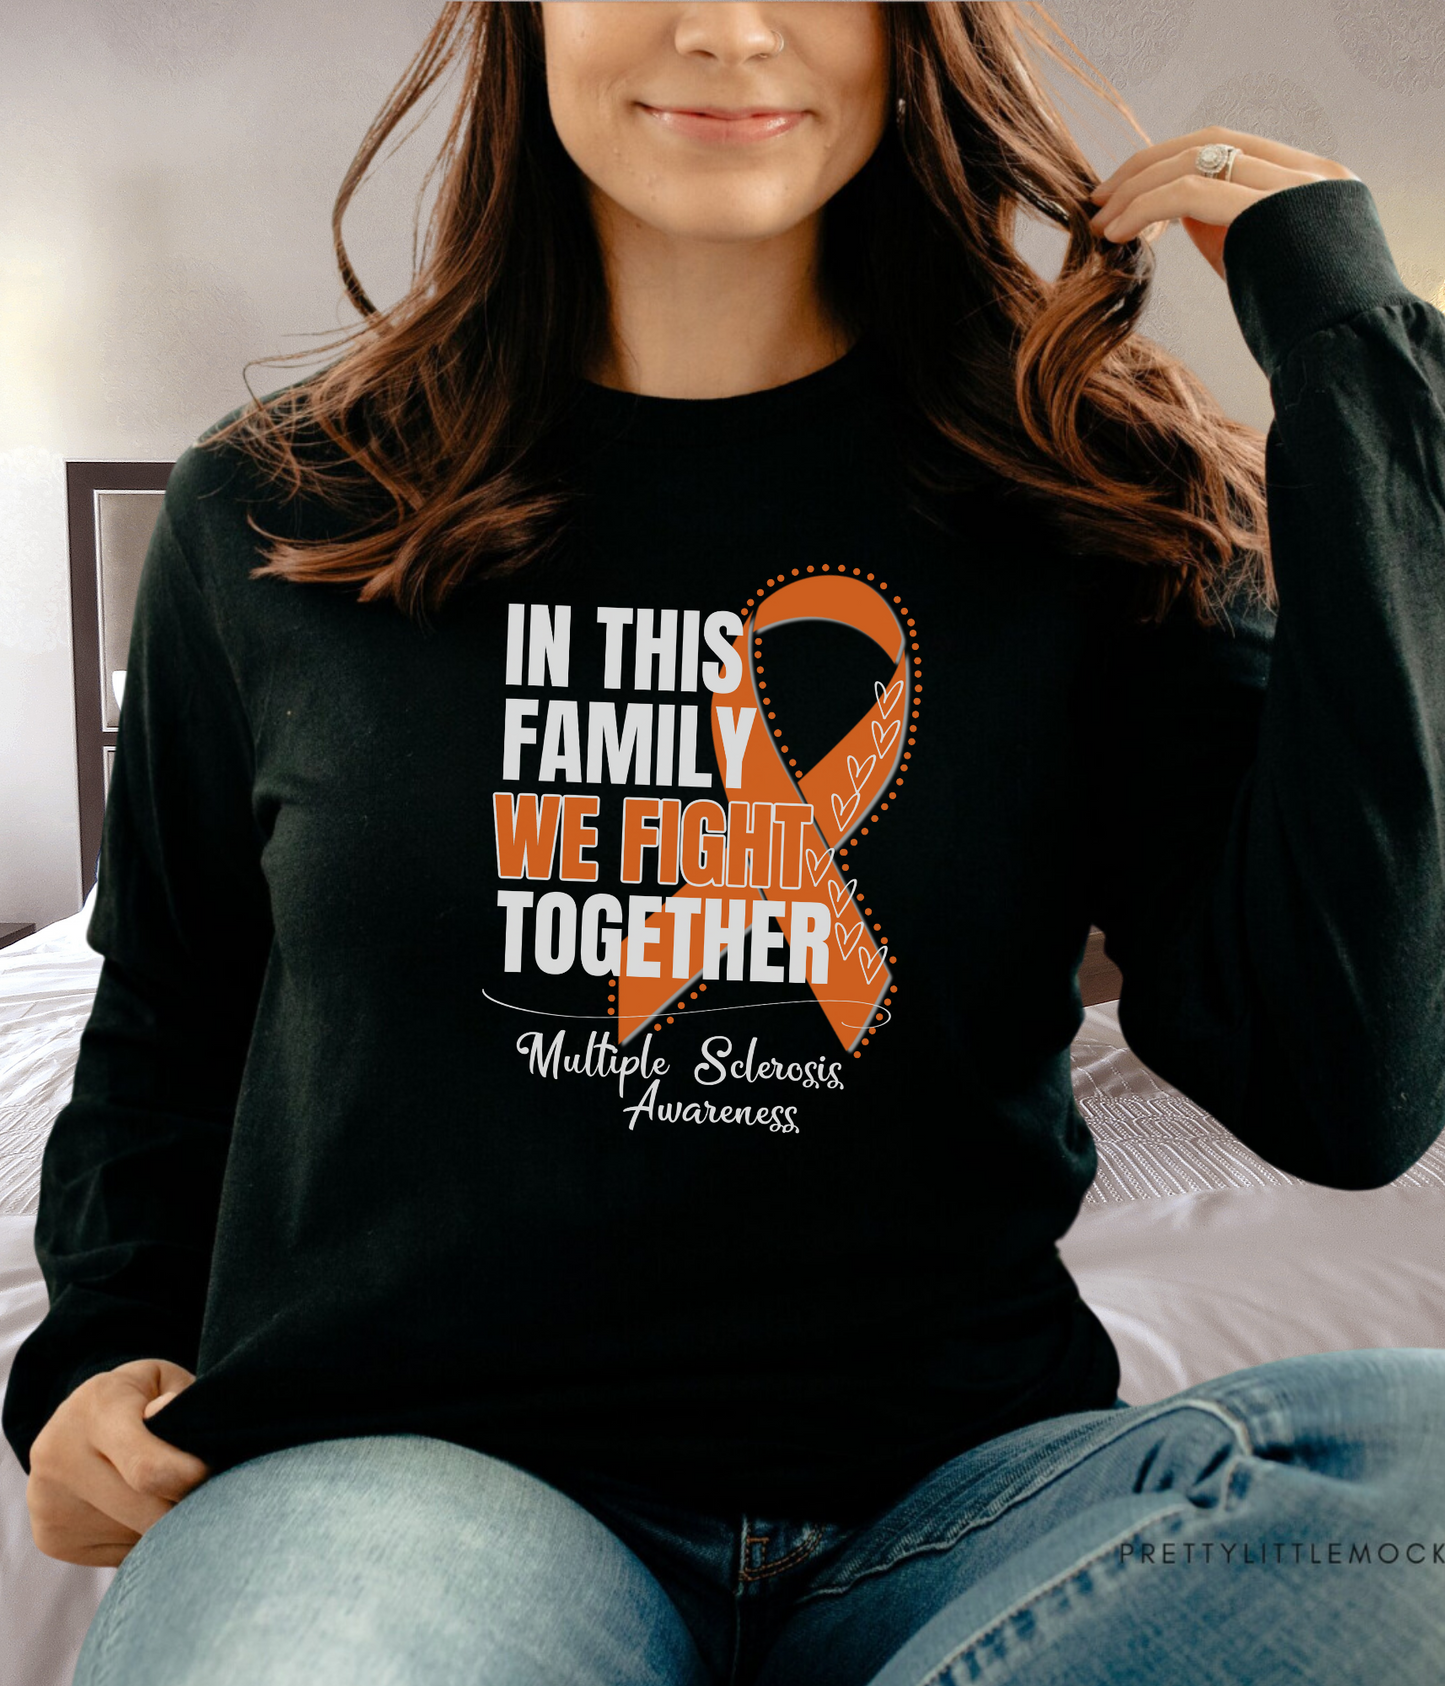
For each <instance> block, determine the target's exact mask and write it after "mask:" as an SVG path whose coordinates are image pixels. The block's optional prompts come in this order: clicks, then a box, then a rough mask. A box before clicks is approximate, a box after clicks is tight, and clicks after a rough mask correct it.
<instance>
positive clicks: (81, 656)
mask: <svg viewBox="0 0 1445 1686" xmlns="http://www.w3.org/2000/svg"><path fill="white" fill-rule="evenodd" d="M173 466H174V464H172V463H169V462H68V463H66V465H65V491H66V508H67V514H68V518H69V527H70V647H71V652H72V662H73V671H74V680H75V777H76V787H77V791H78V794H79V798H80V883H81V889H82V894H84V895H89V894H90V889H91V886H92V885H93V884H94V883H95V866H96V857H97V856H98V855H99V853H100V822H101V816H102V814H103V813H104V811H105V797H106V792H107V791H108V790H109V789H110V764H111V758H112V757H113V756H114V754H115V731H116V726H117V725H118V723H119V720H120V697H119V696H118V695H117V691H118V690H119V689H120V688H121V687H122V686H123V684H124V680H123V679H122V680H120V681H116V680H115V679H114V678H113V675H115V674H124V672H125V662H126V652H127V650H128V649H129V647H130V623H131V615H132V613H133V611H134V609H135V594H136V586H137V585H138V583H139V581H140V570H141V564H142V562H144V561H145V553H146V546H147V545H148V544H149V543H150V536H151V529H152V528H153V527H154V526H155V524H156V516H157V515H159V513H160V507H161V494H162V492H164V491H165V486H166V481H167V480H168V479H169V478H170V472H171V469H172V467H173Z"/></svg>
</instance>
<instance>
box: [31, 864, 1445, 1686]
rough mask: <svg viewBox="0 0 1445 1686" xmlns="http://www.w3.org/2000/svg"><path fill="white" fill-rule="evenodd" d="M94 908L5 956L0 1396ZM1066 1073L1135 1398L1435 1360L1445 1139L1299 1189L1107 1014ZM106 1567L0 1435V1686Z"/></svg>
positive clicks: (84, 1616)
mask: <svg viewBox="0 0 1445 1686" xmlns="http://www.w3.org/2000/svg"><path fill="white" fill-rule="evenodd" d="M93 898H94V891H93V890H92V892H91V896H90V897H88V898H87V900H86V904H85V906H84V907H82V908H81V909H80V910H79V911H78V912H77V913H75V914H73V915H72V916H71V917H70V918H69V919H63V920H61V921H59V922H58V923H57V924H54V925H51V926H48V927H46V929H44V930H42V931H38V932H37V933H36V934H35V935H34V936H31V937H27V938H25V939H24V940H23V941H21V942H19V943H15V944H13V945H12V946H11V947H10V948H8V949H4V950H0V1389H3V1383H4V1380H5V1378H6V1377H7V1376H8V1374H9V1369H10V1361H11V1359H12V1357H13V1355H14V1352H15V1349H16V1348H17V1347H18V1346H19V1344H20V1342H21V1341H22V1340H23V1339H24V1338H25V1336H26V1334H27V1333H28V1332H29V1331H30V1330H31V1329H32V1328H33V1327H34V1326H35V1324H36V1323H37V1322H38V1321H39V1320H40V1318H41V1316H42V1315H43V1314H44V1311H45V1308H46V1303H47V1300H46V1291H45V1284H44V1281H43V1279H42V1277H41V1275H40V1270H39V1267H38V1265H37V1264H36V1262H35V1253H34V1222H35V1217H34V1214H35V1207H36V1201H37V1197H38V1193H39V1180H40V1156H41V1152H42V1150H43V1147H44V1143H45V1137H46V1134H47V1132H48V1130H49V1127H50V1124H51V1122H52V1120H53V1119H54V1117H55V1114H56V1113H57V1112H58V1111H59V1110H60V1108H61V1106H63V1105H64V1104H65V1102H66V1101H67V1100H68V1099H69V1095H70V1085H71V1080H72V1076H73V1073H74V1067H75V1058H76V1053H77V1049H78V1042H79V1037H80V1032H81V1029H82V1027H83V1026H84V1024H85V1021H86V1018H87V1017H88V1015H89V1012H90V1004H91V1000H92V997H93V995H94V992H95V984H96V979H97V976H98V974H99V971H100V965H101V960H100V956H99V955H98V954H96V953H95V952H94V951H93V950H92V949H90V948H89V947H88V945H87V944H86V941H85V929H86V926H87V925H88V924H89V921H90V912H91V907H92V903H93ZM1073 1067H1074V1091H1075V1094H1076V1096H1077V1097H1078V1101H1079V1105H1080V1107H1081V1109H1082V1110H1083V1112H1084V1115H1085V1117H1086V1118H1087V1119H1088V1121H1089V1125H1090V1128H1091V1130H1092V1131H1093V1134H1094V1139H1095V1142H1096V1143H1097V1146H1098V1150H1099V1171H1098V1175H1097V1177H1096V1178H1095V1180H1094V1184H1093V1186H1092V1188H1091V1189H1090V1190H1089V1193H1088V1195H1087V1196H1086V1197H1085V1201H1084V1206H1083V1209H1082V1210H1081V1212H1080V1213H1079V1216H1078V1219H1077V1221H1076V1222H1075V1224H1074V1226H1073V1228H1072V1229H1071V1230H1070V1231H1069V1233H1068V1235H1066V1236H1065V1237H1064V1239H1063V1241H1062V1242H1061V1243H1060V1246H1059V1251H1060V1253H1061V1254H1062V1256H1063V1258H1064V1261H1065V1262H1066V1263H1067V1264H1068V1266H1069V1268H1070V1270H1071V1271H1072V1272H1073V1274H1074V1276H1075V1279H1076V1280H1077V1281H1078V1284H1079V1287H1080V1290H1081V1292H1082V1293H1083V1295H1084V1298H1085V1299H1086V1300H1087V1301H1088V1302H1089V1304H1090V1305H1091V1306H1093V1308H1094V1310H1095V1311H1096V1312H1097V1314H1098V1315H1099V1317H1100V1319H1101V1320H1102V1321H1103V1323H1104V1325H1105V1327H1106V1328H1107V1329H1108V1330H1109V1333H1110V1334H1111V1336H1112V1337H1113V1339H1114V1342H1115V1345H1116V1346H1117V1347H1118V1349H1119V1358H1120V1366H1121V1372H1122V1380H1121V1383H1120V1391H1121V1392H1122V1394H1123V1396H1124V1398H1125V1399H1127V1400H1128V1401H1129V1402H1130V1403H1131V1404H1143V1403H1146V1402H1148V1401H1150V1400H1153V1399H1160V1398H1163V1397H1164V1396H1165V1395H1167V1394H1170V1393H1173V1392H1175V1391H1176V1390H1177V1389H1179V1388H1181V1387H1186V1386H1188V1385H1190V1384H1191V1383H1193V1382H1196V1381H1204V1380H1207V1379H1208V1378H1209V1377H1211V1376H1217V1375H1222V1374H1224V1373H1226V1372H1227V1371H1230V1370H1235V1369H1239V1368H1241V1367H1243V1366H1245V1365H1248V1364H1257V1363H1261V1362H1263V1361H1265V1360H1267V1359H1270V1358H1283V1357H1288V1356H1291V1355H1293V1354H1296V1353H1305V1352H1326V1351H1339V1350H1345V1349H1348V1348H1353V1347H1371V1346H1435V1347H1445V1143H1441V1142H1437V1143H1436V1144H1435V1146H1434V1147H1432V1148H1431V1149H1430V1150H1429V1152H1428V1153H1427V1154H1426V1155H1425V1156H1424V1158H1423V1159H1422V1160H1421V1161H1420V1163H1419V1164H1418V1165H1416V1166H1415V1167H1414V1168H1413V1169H1412V1170H1411V1171H1409V1172H1407V1173H1406V1174H1405V1175H1404V1176H1403V1177H1401V1178H1399V1179H1398V1180H1397V1181H1396V1182H1394V1183H1392V1184H1390V1186H1389V1187H1388V1188H1382V1189H1375V1190H1371V1191H1369V1192H1366V1193H1354V1192H1343V1191H1340V1190H1336V1189H1323V1188H1318V1187H1316V1186H1314V1185H1313V1184H1309V1183H1303V1182H1301V1181H1300V1180H1299V1179H1298V1178H1296V1177H1291V1176H1287V1175H1285V1174H1284V1173H1283V1172H1281V1171H1277V1170H1275V1169H1274V1168H1273V1167H1272V1166H1270V1165H1267V1164H1266V1163H1265V1162H1264V1161H1263V1160H1261V1159H1259V1158H1258V1157H1257V1156H1256V1155H1254V1154H1252V1153H1250V1152H1249V1150H1248V1149H1247V1148H1245V1147H1243V1146H1242V1145H1241V1144H1240V1143H1239V1142H1237V1141H1236V1140H1235V1139H1234V1137H1233V1136H1231V1135H1230V1134H1229V1132H1228V1131H1226V1130H1224V1129H1223V1128H1222V1127H1221V1126H1220V1125H1218V1124H1217V1123H1215V1122H1214V1120H1213V1119H1211V1118H1210V1117H1209V1116H1208V1115H1207V1114H1206V1113H1204V1112H1202V1111H1201V1110H1200V1109H1199V1108H1198V1107H1196V1106H1195V1105H1193V1103H1192V1102H1190V1101H1188V1100H1186V1099H1185V1097H1184V1096H1183V1095H1181V1094H1179V1093H1178V1091H1177V1090H1174V1089H1171V1088H1170V1087H1169V1086H1168V1085H1167V1084H1165V1083H1162V1082H1161V1081H1160V1080H1159V1079H1158V1078H1157V1077H1155V1076H1154V1075H1153V1073H1152V1072H1150V1071H1149V1070H1147V1068H1145V1067H1144V1066H1142V1065H1141V1064H1140V1063H1139V1061H1138V1060H1137V1059H1136V1058H1135V1057H1134V1055H1133V1054H1132V1053H1130V1051H1129V1050H1128V1048H1127V1047H1126V1046H1125V1044H1124V1040H1123V1037H1122V1035H1121V1034H1120V1031H1119V1021H1118V1016H1117V1012H1116V1010H1115V1006H1114V1004H1112V1003H1110V1004H1109V1005H1106V1006H1100V1007H1091V1008H1089V1009H1088V1010H1087V1012H1086V1014H1085V1020H1084V1024H1083V1025H1082V1026H1081V1028H1080V1031H1079V1034H1078V1037H1077V1038H1076V1039H1075V1043H1074V1047H1073ZM114 1573H115V1571H114V1570H112V1569H82V1568H79V1567H76V1566H74V1565H72V1564H65V1563H57V1562H55V1561H54V1560H53V1559H51V1558H48V1557H44V1556H42V1555H41V1554H40V1553H39V1552H38V1551H37V1550H36V1549H35V1546H34V1543H33V1541H32V1540H31V1538H30V1526H29V1519H28V1515H27V1512H26V1508H25V1475H24V1472H23V1470H22V1469H21V1468H20V1465H19V1463H18V1461H17V1460H16V1458H15V1455H14V1453H13V1452H12V1451H11V1450H10V1448H9V1446H8V1445H6V1444H4V1443H3V1442H0V1686H69V1681H70V1677H71V1674H72V1672H73V1670H74V1666H75V1658H76V1655H77V1653H78V1651H79V1648H80V1644H81V1641H82V1639H83V1638H84V1635H85V1630H86V1628H87V1627H88V1625H89V1623H90V1619H91V1617H92V1615H93V1614H94V1611H95V1607H96V1605H97V1604H98V1603H99V1601H100V1598H101V1595H102V1594H103V1592H104V1590H105V1588H106V1587H107V1586H108V1585H109V1584H110V1581H111V1579H112V1577H113V1575H114Z"/></svg>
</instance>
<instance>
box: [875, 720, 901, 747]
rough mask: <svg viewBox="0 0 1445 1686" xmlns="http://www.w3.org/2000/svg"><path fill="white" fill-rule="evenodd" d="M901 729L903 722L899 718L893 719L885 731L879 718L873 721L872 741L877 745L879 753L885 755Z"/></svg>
mask: <svg viewBox="0 0 1445 1686" xmlns="http://www.w3.org/2000/svg"><path fill="white" fill-rule="evenodd" d="M902 730H903V722H902V721H901V720H895V721H894V722H893V724H892V725H891V726H890V727H889V728H888V729H887V730H886V731H885V730H884V729H883V722H882V721H881V720H875V721H874V722H873V742H874V743H875V744H876V745H877V746H878V753H879V754H880V755H887V753H888V751H889V750H890V749H892V747H893V745H894V744H895V743H896V742H897V741H898V734H899V733H900V732H901V731H902Z"/></svg>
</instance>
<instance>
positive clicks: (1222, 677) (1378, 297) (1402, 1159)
mask: <svg viewBox="0 0 1445 1686" xmlns="http://www.w3.org/2000/svg"><path fill="white" fill-rule="evenodd" d="M1224 258H1225V267H1226V272H1227V276H1228V285H1229V293H1230V298H1231V301H1232V303H1233V305H1234V309H1235V314H1236V316H1237V318H1238V321H1239V324H1240V327H1241V329H1242V331H1243V333H1244V336H1245V339H1246V341H1247V343H1248V345H1249V347H1250V350H1251V352H1252V353H1253V355H1254V357H1255V359H1256V360H1257V361H1258V363H1259V364H1260V366H1261V368H1262V369H1263V370H1264V372H1265V374H1266V375H1267V376H1268V378H1269V381H1270V390H1271V396H1272V399H1273V404H1274V419H1273V421H1272V423H1271V426H1270V429H1269V433H1268V442H1267V498H1268V510H1269V530H1270V540H1271V545H1272V551H1273V557H1274V566H1275V574H1276V582H1277V586H1278V595H1279V602H1278V610H1277V614H1275V615H1271V614H1270V613H1269V612H1267V611H1264V610H1261V609H1260V608H1258V607H1252V606H1250V604H1249V603H1247V602H1246V601H1245V600H1244V599H1243V598H1242V597H1241V596H1239V595H1236V598H1235V600H1234V601H1233V602H1232V603H1231V605H1230V610H1229V618H1228V624H1227V626H1226V627H1224V628H1222V629H1216V630H1204V629H1199V628H1197V627H1194V626H1191V625H1188V624H1186V623H1185V622H1184V620H1183V618H1182V616H1181V615H1179V614H1178V613H1174V614H1171V616H1170V617H1169V618H1168V619H1167V620H1166V621H1165V622H1164V623H1163V625H1162V626H1159V627H1152V628H1130V629H1129V630H1128V631H1127V632H1126V633H1123V634H1121V635H1120V636H1119V643H1118V645H1117V647H1115V648H1113V649H1111V651H1110V652H1109V654H1108V656H1107V658H1106V661H1107V666H1108V669H1109V671H1108V673H1107V675H1106V677H1105V680H1104V683H1103V687H1102V697H1103V701H1102V705H1101V706H1102V707H1103V708H1104V709H1105V710H1106V712H1107V716H1108V718H1110V719H1111V720H1112V721H1114V722H1115V724H1116V726H1117V734H1118V738H1117V741H1118V758H1117V760H1115V758H1114V757H1113V756H1111V758H1110V777H1109V790H1108V792H1107V793H1104V792H1102V791H1101V793H1100V797H1099V799H1098V800H1097V801H1096V802H1093V803H1090V804H1086V806H1090V807H1092V810H1093V811H1092V812H1091V813H1090V814H1089V815H1088V816H1086V823H1085V830H1086V843H1085V850H1086V854H1087V858H1088V862H1089V865H1088V872H1089V877H1090V883H1091V892H1092V897H1093V900H1092V904H1091V909H1090V914H1091V917H1092V918H1093V920H1094V921H1095V922H1096V923H1097V924H1098V925H1100V926H1101V927H1102V929H1103V930H1104V932H1105V949H1106V952H1107V953H1108V954H1109V955H1110V956H1111V958H1112V959H1113V960H1114V961H1115V963H1116V964H1117V965H1118V967H1119V968H1120V971H1121V973H1122V978H1123V982H1122V986H1121V994H1120V1001H1119V1022H1120V1026H1121V1028H1122V1030H1123V1032H1124V1036H1125V1039H1126V1040H1127V1042H1128V1043H1129V1045H1130V1047H1131V1048H1133V1049H1134V1050H1135V1052H1136V1053H1137V1054H1138V1055H1139V1057H1140V1058H1141V1059H1142V1060H1144V1061H1145V1062H1146V1064H1148V1065H1149V1066H1150V1067H1151V1068H1152V1069H1153V1070H1155V1071H1156V1072H1157V1073H1158V1074H1159V1075H1160V1076H1161V1077H1163V1078H1165V1079H1166V1080H1167V1081H1169V1082H1170V1083H1172V1084H1174V1085H1175V1086H1176V1087H1177V1088H1179V1089H1181V1090H1182V1091H1183V1092H1184V1093H1185V1094H1187V1095H1189V1096H1190V1097H1191V1098H1192V1099H1194V1100H1195V1101H1196V1102H1197V1103H1198V1104H1199V1105H1200V1106H1202V1107H1204V1108H1205V1109H1206V1110H1208V1111H1209V1112H1210V1113H1212V1114H1213V1115H1214V1116H1215V1117H1216V1118H1217V1119H1219V1121H1220V1122H1221V1123H1223V1124H1224V1125H1225V1126H1227V1127H1228V1128H1229V1129H1230V1130H1231V1131H1233V1133H1234V1134H1235V1135H1236V1136H1238V1137H1239V1138H1240V1140H1242V1141H1243V1142H1245V1143H1246V1144H1247V1145H1248V1146H1250V1147H1251V1148H1253V1149H1254V1150H1255V1151H1256V1152H1258V1153H1259V1154H1260V1155H1261V1156H1262V1157H1264V1158H1265V1159H1267V1160H1268V1161H1270V1162H1271V1163H1272V1164H1274V1165H1276V1166H1278V1167H1279V1168H1280V1169H1281V1170H1284V1171H1287V1172H1290V1173H1292V1174H1294V1175H1296V1176H1299V1177H1303V1178H1305V1179H1306V1180H1308V1181H1311V1182H1316V1183H1321V1184H1325V1185H1327V1186H1330V1187H1335V1188H1374V1187H1379V1186H1381V1185H1383V1184H1385V1183H1387V1182H1389V1181H1391V1180H1393V1179H1394V1178H1395V1177H1397V1176H1399V1175H1400V1174H1401V1173H1402V1172H1404V1171H1406V1170H1408V1169H1409V1167H1410V1166H1411V1165H1413V1164H1414V1163H1415V1162H1416V1161H1417V1160H1418V1159H1419V1157H1420V1156H1421V1154H1423V1153H1424V1152H1425V1150H1426V1149H1427V1148H1428V1147H1429V1146H1430V1144H1431V1143H1432V1142H1433V1141H1434V1140H1435V1138H1436V1137H1437V1136H1438V1135H1439V1134H1440V1131H1441V1129H1442V1127H1445V415H1442V405H1445V317H1442V316H1441V313H1440V312H1439V311H1438V310H1436V309H1435V308H1434V307H1433V306H1432V305H1431V304H1429V303H1427V302H1426V301H1425V300H1423V299H1421V298H1418V297H1417V296H1416V295H1415V294H1413V293H1411V292H1410V291H1408V289H1407V288H1406V287H1405V286H1404V284H1403V282H1402V281H1401V280H1400V277H1399V275H1398V273H1397V271H1396V268H1395V265H1394V262H1393V260H1392V258H1391V255H1390V251H1389V248H1388V246H1387V244H1386V241H1385V236H1384V231H1383V229H1382V228H1381V226H1380V223H1379V219H1378V216H1377V214H1376V210H1375V206H1374V201H1373V199H1372V198H1371V196H1370V194H1369V191H1368V189H1367V188H1366V186H1365V184H1364V183H1362V182H1359V181H1355V180H1328V181H1322V182H1315V183H1310V184H1307V185H1303V186H1300V187H1296V188H1290V189H1287V190H1285V191H1283V192H1280V193H1277V194H1273V195H1271V196H1269V197H1267V198H1265V199H1262V200H1259V201H1257V202H1256V203H1255V204H1253V205H1251V206H1250V207H1249V208H1248V209H1247V210H1245V211H1244V212H1243V213H1242V214H1241V215H1240V216H1239V217H1238V218H1237V219H1236V220H1235V222H1234V224H1233V225H1232V227H1231V228H1230V230H1229V234H1228V237H1227V240H1226V244H1225V251H1224Z"/></svg>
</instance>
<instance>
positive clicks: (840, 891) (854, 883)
mask: <svg viewBox="0 0 1445 1686" xmlns="http://www.w3.org/2000/svg"><path fill="white" fill-rule="evenodd" d="M857 888H858V880H857V879H856V878H850V879H849V880H848V882H847V883H846V884H840V883H839V882H838V880H837V879H836V878H830V879H829V880H828V900H829V901H830V902H832V904H833V912H834V913H842V911H843V909H844V908H845V907H846V906H847V905H848V903H849V901H850V900H851V899H852V896H853V892H854V891H855V890H856V889H857Z"/></svg>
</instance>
